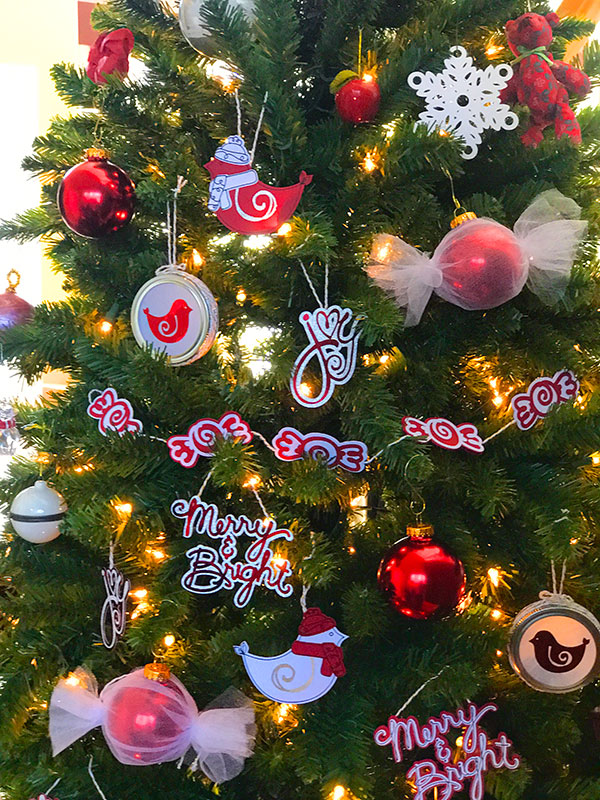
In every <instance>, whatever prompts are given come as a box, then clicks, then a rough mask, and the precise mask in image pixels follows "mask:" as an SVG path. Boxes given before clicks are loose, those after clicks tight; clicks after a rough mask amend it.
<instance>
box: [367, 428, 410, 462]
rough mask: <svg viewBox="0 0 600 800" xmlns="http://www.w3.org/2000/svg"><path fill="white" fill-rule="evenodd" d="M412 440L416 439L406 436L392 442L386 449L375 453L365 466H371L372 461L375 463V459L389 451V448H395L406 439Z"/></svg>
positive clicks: (383, 448)
mask: <svg viewBox="0 0 600 800" xmlns="http://www.w3.org/2000/svg"><path fill="white" fill-rule="evenodd" d="M412 438H414V437H412V436H409V435H408V434H406V435H405V436H401V437H400V438H399V439H395V440H394V441H393V442H390V443H389V444H386V446H385V447H382V448H381V450H378V451H377V452H376V453H375V455H374V456H371V458H369V459H368V460H367V461H365V464H370V463H371V462H372V461H375V459H376V458H379V456H380V455H381V454H382V453H385V451H386V450H387V449H388V447H393V446H394V445H395V444H399V443H400V442H403V441H404V440H405V439H412Z"/></svg>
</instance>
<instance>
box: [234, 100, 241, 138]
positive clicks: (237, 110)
mask: <svg viewBox="0 0 600 800" xmlns="http://www.w3.org/2000/svg"><path fill="white" fill-rule="evenodd" d="M235 108H236V112H237V135H238V136H239V137H240V139H241V138H242V106H241V104H240V93H239V91H238V90H237V89H236V90H235Z"/></svg>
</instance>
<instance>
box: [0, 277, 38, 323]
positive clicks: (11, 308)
mask: <svg viewBox="0 0 600 800" xmlns="http://www.w3.org/2000/svg"><path fill="white" fill-rule="evenodd" d="M6 280H7V281H8V287H7V289H6V291H5V292H4V294H0V331H3V330H6V329H7V328H14V327H15V325H23V324H24V323H25V322H28V321H29V320H30V319H31V317H32V316H33V306H32V305H30V304H29V303H28V302H27V301H26V300H23V298H22V297H19V296H18V294H17V286H18V285H19V284H20V283H21V276H20V275H19V273H18V272H17V270H16V269H11V270H10V272H9V273H8V275H7V276H6Z"/></svg>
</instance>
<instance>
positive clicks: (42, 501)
mask: <svg viewBox="0 0 600 800" xmlns="http://www.w3.org/2000/svg"><path fill="white" fill-rule="evenodd" d="M66 513H67V504H66V502H65V499H64V497H63V496H62V494H60V492H57V491H56V490H55V489H52V487H51V486H48V484H47V483H46V481H41V480H40V481H36V482H35V483H34V484H33V486H30V487H29V488H27V489H23V491H22V492H19V494H18V495H17V496H16V497H15V499H14V500H13V501H12V505H11V507H10V515H9V516H10V521H11V523H12V526H13V528H14V529H15V531H16V532H17V533H18V534H19V536H20V537H21V538H22V539H25V540H26V541H28V542H33V543H34V544H45V543H46V542H51V541H52V540H53V539H56V537H57V536H59V535H60V523H61V522H62V520H63V519H64V518H65V515H66Z"/></svg>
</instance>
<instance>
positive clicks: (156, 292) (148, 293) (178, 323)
mask: <svg viewBox="0 0 600 800" xmlns="http://www.w3.org/2000/svg"><path fill="white" fill-rule="evenodd" d="M185 183H186V182H185V181H184V180H183V179H182V178H180V179H179V181H178V184H177V188H176V189H175V190H174V196H175V200H174V206H173V227H172V228H171V224H170V216H169V218H168V230H169V257H170V259H171V263H170V264H167V265H166V266H164V267H159V269H157V270H156V274H155V276H154V277H153V278H150V280H149V281H147V282H146V283H145V284H144V285H143V286H142V287H141V289H140V290H139V291H138V293H137V294H136V296H135V298H134V301H133V305H132V307H131V327H132V330H133V335H134V336H135V340H136V342H137V343H138V344H139V346H140V347H146V346H148V345H150V346H151V347H152V349H153V350H154V351H155V352H157V353H166V355H168V356H169V363H170V365H171V366H172V367H182V366H185V365H187V364H191V363H192V362H193V361H196V360H197V359H198V358H200V357H201V356H203V355H205V354H206V353H207V352H208V351H209V350H210V348H211V347H212V346H213V344H214V341H215V339H216V337H217V329H218V327H219V312H218V309H217V303H216V301H215V298H214V297H213V294H212V292H211V291H210V289H209V288H208V286H207V285H206V284H205V283H203V282H202V281H201V280H200V279H199V278H196V277H195V276H194V275H190V274H189V273H188V272H186V268H185V265H184V264H177V263H176V256H177V253H176V247H177V239H176V237H177V231H176V213H177V206H176V202H177V195H178V194H179V192H180V191H181V189H182V188H183V186H184V185H185Z"/></svg>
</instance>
